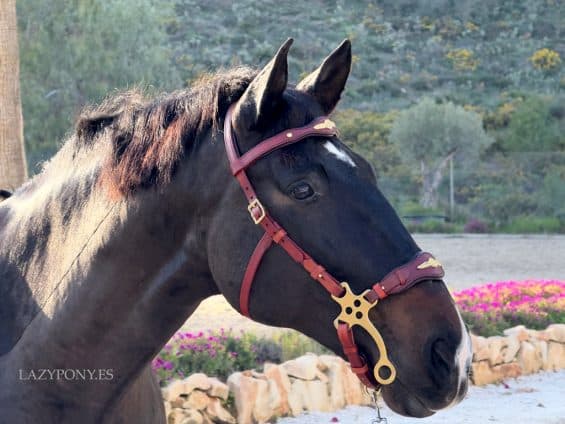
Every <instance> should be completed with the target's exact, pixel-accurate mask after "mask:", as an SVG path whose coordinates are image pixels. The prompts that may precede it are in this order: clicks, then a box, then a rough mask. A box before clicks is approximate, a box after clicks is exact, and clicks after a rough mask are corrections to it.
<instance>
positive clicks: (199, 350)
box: [153, 329, 258, 383]
mask: <svg viewBox="0 0 565 424" xmlns="http://www.w3.org/2000/svg"><path fill="white" fill-rule="evenodd" d="M256 342H257V337H256V336H254V335H252V334H244V333H242V334H241V335H240V336H236V335H234V334H232V332H231V331H229V332H226V331H224V330H223V329H222V330H220V331H218V332H212V331H209V332H207V333H204V332H202V331H201V332H199V333H190V332H182V331H180V332H178V333H176V334H175V335H174V336H173V337H172V338H171V340H170V341H169V343H167V345H165V347H164V348H163V350H162V351H161V352H160V353H159V355H158V356H157V357H156V358H155V359H154V361H153V369H154V370H155V371H156V372H157V376H158V377H159V379H160V380H161V382H162V383H164V382H166V381H168V380H170V379H171V378H173V377H184V376H187V375H189V374H192V373H194V372H203V373H206V374H208V375H212V376H217V377H221V378H224V379H225V378H227V377H228V376H229V375H230V374H231V373H233V372H235V371H239V370H246V369H253V368H255V367H256V366H257V364H258V362H257V352H256V350H257V349H256V346H255V344H256Z"/></svg>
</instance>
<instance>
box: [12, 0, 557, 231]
mask: <svg viewBox="0 0 565 424" xmlns="http://www.w3.org/2000/svg"><path fill="white" fill-rule="evenodd" d="M17 7H18V19H19V30H20V59H21V80H22V99H23V109H24V118H25V139H26V148H27V151H28V161H29V168H30V171H31V173H35V172H38V170H39V169H40V167H39V165H38V164H39V163H40V162H41V161H44V160H46V159H48V158H49V157H50V156H51V155H52V154H53V153H54V152H55V151H56V150H57V149H58V146H59V145H60V143H61V142H62V140H63V139H64V137H65V134H67V133H68V132H69V131H70V130H71V129H72V125H73V121H74V119H75V118H76V116H77V113H78V112H79V111H80V109H81V108H82V107H83V106H84V105H85V104H87V103H96V102H99V101H101V100H102V99H103V98H104V97H105V96H106V95H108V94H112V93H113V92H115V90H119V89H124V88H128V87H133V86H142V87H145V88H147V89H148V90H150V91H155V92H158V91H163V90H172V89H174V88H181V87H183V86H187V85H190V83H191V81H193V80H194V79H195V78H198V77H199V76H200V75H201V74H203V73H206V72H210V71H213V70H215V69H218V68H219V67H228V66H233V65H238V64H248V65H254V66H260V65H262V64H264V63H265V62H266V61H267V60H268V59H269V58H270V57H271V56H272V54H273V52H274V51H275V50H276V49H277V47H278V46H279V45H280V44H281V42H282V41H284V40H285V39H286V38H287V37H289V36H292V37H294V38H295V40H296V43H295V45H294V46H293V49H292V52H291V55H290V72H291V75H292V76H291V80H297V79H298V78H300V77H301V76H304V75H305V74H306V73H307V72H309V71H311V70H312V69H313V68H314V67H315V66H317V64H319V62H320V60H321V59H322V58H323V57H324V56H325V55H326V54H327V53H328V52H329V51H330V50H331V49H333V48H334V47H335V46H336V45H337V44H338V43H339V42H340V41H341V40H342V39H343V38H345V37H348V38H350V39H351V40H352V41H353V49H354V66H353V73H352V75H351V77H350V80H349V83H348V88H347V91H346V93H345V95H344V97H343V100H342V102H341V104H340V107H339V110H338V111H337V113H336V120H337V121H338V123H339V126H340V129H341V132H342V138H343V139H344V140H345V141H346V142H347V143H349V144H350V145H351V146H353V147H354V148H355V149H356V150H357V151H358V152H360V153H361V154H362V155H363V156H365V157H366V158H367V159H368V160H369V161H370V162H371V163H372V164H373V166H374V167H375V170H376V172H377V174H378V177H379V185H380V187H381V189H382V190H383V191H384V192H385V194H386V195H387V196H388V197H389V199H390V200H391V202H392V203H393V205H394V206H395V207H396V208H397V209H398V210H399V211H400V213H401V215H405V216H408V215H410V216H417V217H420V218H418V219H416V220H409V221H407V223H408V224H409V225H410V226H411V227H412V229H415V230H419V231H462V230H466V231H476V232H483V231H508V232H565V153H564V151H565V136H564V134H565V131H564V130H565V93H564V91H565V65H564V64H563V57H564V55H565V43H564V42H563V40H564V39H565V37H564V34H563V32H564V29H565V13H564V12H565V11H564V6H563V2H561V1H560V0H479V1H471V0H461V1H453V0H378V1H367V0H349V1H345V0H313V1H310V2H304V3H300V2H290V1H280V0H278V1H274V0H264V1H260V2H259V1H252V0H239V1H237V2H231V1H227V0H209V1H205V2H204V1H196V0H135V1H134V0H106V1H104V2H99V1H94V0H45V1H40V2H39V1H35V0H19V1H18V3H17ZM417 108H419V109H417ZM450 110H451V112H450ZM418 111H419V112H418ZM453 111H456V115H457V116H459V117H460V119H458V120H457V122H460V124H457V122H455V123H453V125H452V127H453V134H457V137H458V138H457V140H455V141H454V142H456V143H457V145H459V146H463V147H464V148H463V147H461V148H460V149H459V150H458V153H457V154H456V155H455V156H454V158H453V160H454V179H455V201H456V208H455V213H454V214H450V213H449V204H448V200H449V195H448V192H449V190H448V189H449V187H448V178H445V176H446V175H447V173H446V172H445V171H442V178H440V184H439V186H438V187H437V191H438V196H437V203H436V204H434V205H433V207H429V206H430V205H429V204H426V202H424V201H423V200H424V196H423V194H424V193H423V190H422V187H424V185H425V184H424V181H423V179H425V175H424V174H423V173H422V172H421V171H422V170H421V166H419V165H418V164H417V160H415V158H414V147H415V146H419V145H420V146H422V147H424V150H425V149H426V148H428V147H429V148H430V149H431V150H430V151H432V150H433V149H436V150H435V151H438V150H437V148H439V147H441V143H440V144H439V145H438V143H439V140H438V138H439V137H437V131H435V130H434V126H432V125H430V126H428V127H426V126H425V125H423V126H422V125H420V126H419V127H418V126H416V122H414V120H411V119H404V121H402V117H403V116H410V113H412V114H414V113H416V112H418V113H419V115H421V116H426V114H441V115H442V116H441V118H438V120H439V121H441V119H444V120H445V119H446V118H447V117H448V116H450V115H449V113H452V112H453ZM466 121H467V122H466ZM469 122H479V123H480V125H479V126H477V125H471V124H470V123H469ZM469 126H472V128H473V130H472V131H469V130H466V129H465V128H467V127H469ZM395 127H396V130H395V131H396V132H398V133H402V134H414V135H413V137H416V134H420V138H419V139H418V140H412V142H410V140H407V142H401V141H400V139H399V138H398V137H396V138H395V137H391V132H392V131H393V128H395ZM480 127H482V128H480ZM434 134H436V135H434ZM434 146H435V147H434ZM438 146H439V147H438ZM444 147H445V146H444ZM439 151H442V150H441V149H440V150H439ZM420 165H421V164H420ZM422 204H424V205H425V206H427V207H424V206H422ZM450 215H451V216H450ZM443 216H446V217H447V219H443V218H442V217H443ZM428 217H430V218H429V219H428ZM438 217H439V218H438Z"/></svg>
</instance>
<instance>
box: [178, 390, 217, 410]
mask: <svg viewBox="0 0 565 424" xmlns="http://www.w3.org/2000/svg"><path fill="white" fill-rule="evenodd" d="M209 404H210V398H209V397H208V395H207V394H206V393H205V392H203V391H201V390H194V391H193V392H192V393H191V394H190V395H189V396H188V399H187V400H186V402H184V403H183V404H182V407H183V408H184V409H197V410H198V411H202V410H204V409H206V407H207V406H208V405H209Z"/></svg>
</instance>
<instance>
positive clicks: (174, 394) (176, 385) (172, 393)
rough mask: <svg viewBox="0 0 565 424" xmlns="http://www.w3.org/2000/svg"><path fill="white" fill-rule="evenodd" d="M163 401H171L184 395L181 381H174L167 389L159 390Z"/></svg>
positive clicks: (184, 391) (183, 386)
mask: <svg viewBox="0 0 565 424" xmlns="http://www.w3.org/2000/svg"><path fill="white" fill-rule="evenodd" d="M161 394H162V395H163V399H165V400H168V401H173V400H175V399H177V398H179V397H180V396H181V395H186V394H188V393H186V390H185V385H184V381H183V380H174V381H173V382H171V383H170V384H169V385H168V386H167V387H165V388H164V389H161Z"/></svg>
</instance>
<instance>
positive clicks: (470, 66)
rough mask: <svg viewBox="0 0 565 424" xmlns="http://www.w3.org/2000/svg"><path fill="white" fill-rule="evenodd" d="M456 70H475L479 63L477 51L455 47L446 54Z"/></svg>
mask: <svg viewBox="0 0 565 424" xmlns="http://www.w3.org/2000/svg"><path fill="white" fill-rule="evenodd" d="M445 57H446V58H447V60H449V61H450V62H451V66H453V69H455V70H456V71H474V70H475V69H477V66H478V65H479V60H478V59H476V58H475V53H473V52H472V51H471V50H468V49H453V50H450V51H448V52H447V54H446V55H445Z"/></svg>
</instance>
